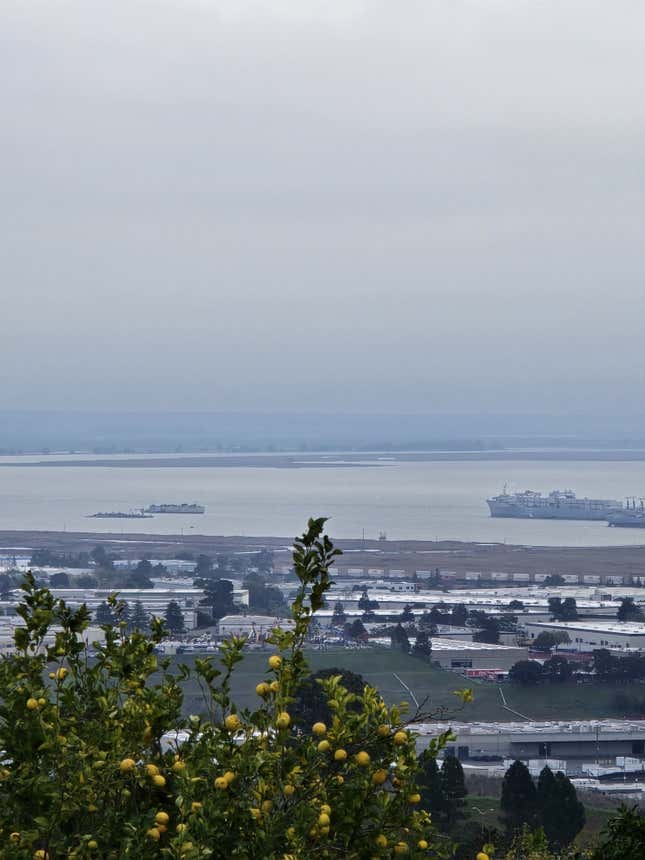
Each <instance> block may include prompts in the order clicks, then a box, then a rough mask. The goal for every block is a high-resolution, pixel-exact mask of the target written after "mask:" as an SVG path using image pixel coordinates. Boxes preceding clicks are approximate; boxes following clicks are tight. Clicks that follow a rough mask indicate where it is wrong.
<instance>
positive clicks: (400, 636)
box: [390, 623, 410, 654]
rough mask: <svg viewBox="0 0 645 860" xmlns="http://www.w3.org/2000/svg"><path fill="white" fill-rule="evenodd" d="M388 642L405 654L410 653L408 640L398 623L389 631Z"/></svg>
mask: <svg viewBox="0 0 645 860" xmlns="http://www.w3.org/2000/svg"><path fill="white" fill-rule="evenodd" d="M390 644H391V647H392V648H399V649H400V650H401V651H403V652H404V653H405V654H409V653H410V640H409V639H408V634H407V633H406V632H405V630H404V629H403V626H402V625H401V624H400V623H399V624H397V625H396V627H393V628H392V630H391V632H390Z"/></svg>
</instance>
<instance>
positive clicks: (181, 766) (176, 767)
mask: <svg viewBox="0 0 645 860" xmlns="http://www.w3.org/2000/svg"><path fill="white" fill-rule="evenodd" d="M171 770H172V772H173V773H182V772H183V771H184V770H186V762H185V761H176V762H175V763H174V764H173V766H172V768H171Z"/></svg>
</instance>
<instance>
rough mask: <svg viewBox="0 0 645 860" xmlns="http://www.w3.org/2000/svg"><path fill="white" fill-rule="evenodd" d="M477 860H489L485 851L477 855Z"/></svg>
mask: <svg viewBox="0 0 645 860" xmlns="http://www.w3.org/2000/svg"><path fill="white" fill-rule="evenodd" d="M476 860H489V857H488V854H486V853H485V852H484V851H480V852H479V854H478V855H477V858H476Z"/></svg>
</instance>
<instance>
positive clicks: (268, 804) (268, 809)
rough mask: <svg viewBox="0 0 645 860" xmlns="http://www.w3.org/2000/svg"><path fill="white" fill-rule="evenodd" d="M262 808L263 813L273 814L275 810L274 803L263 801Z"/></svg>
mask: <svg viewBox="0 0 645 860" xmlns="http://www.w3.org/2000/svg"><path fill="white" fill-rule="evenodd" d="M260 808H261V809H262V812H271V810H272V809H273V801H272V800H263V801H262V805H261V807H260Z"/></svg>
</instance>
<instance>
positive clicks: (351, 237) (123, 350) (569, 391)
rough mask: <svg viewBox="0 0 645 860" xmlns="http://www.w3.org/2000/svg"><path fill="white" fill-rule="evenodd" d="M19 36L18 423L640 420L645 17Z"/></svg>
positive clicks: (334, 19)
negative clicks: (160, 418)
mask: <svg viewBox="0 0 645 860" xmlns="http://www.w3.org/2000/svg"><path fill="white" fill-rule="evenodd" d="M2 16H3V25H2V27H0V64H1V68H0V79H1V80H2V84H1V85H0V86H1V87H2V90H3V94H2V105H3V111H4V117H3V119H4V121H3V132H2V137H1V141H0V146H1V150H0V158H1V160H0V164H1V166H2V189H3V194H2V198H1V199H0V223H1V225H2V244H3V253H2V256H1V261H0V278H1V281H0V283H1V284H2V287H1V289H2V294H3V303H2V316H3V336H2V339H1V343H0V357H1V359H2V360H1V363H0V386H1V390H2V394H3V400H4V402H5V404H6V405H7V406H11V407H16V408H21V407H36V406H38V405H42V406H46V407H54V406H58V405H65V406H69V407H75V408H78V407H98V406H101V407H104V408H115V409H128V408H164V409H165V408H178V409H181V408H193V409H194V408H210V409H218V408H234V409H240V408H241V409H251V408H254V407H258V408H262V409H270V408H272V407H275V408H280V409H286V408H297V407H298V406H299V405H301V406H304V407H306V408H321V406H324V408H327V409H331V410H334V409H352V410H369V409H377V410H378V411H382V410H383V407H384V404H387V405H389V408H391V409H392V410H394V411H399V410H401V411H407V412H411V411H417V410H418V411H433V410H437V411H441V410H448V411H455V410H457V411H459V410H462V409H463V411H465V412H467V411H472V410H473V409H480V410H484V411H496V410H501V411H504V412H507V411H511V410H512V409H513V408H517V409H519V410H528V411H531V410H538V411H540V410H541V411H550V410H565V411H566V410H570V409H584V408H585V407H587V406H590V405H592V404H593V408H594V409H605V408H606V409H613V410H616V409H618V410H620V409H624V410H628V411H629V410H630V409H631V408H632V406H633V404H634V402H635V401H639V400H641V399H642V394H643V383H644V382H645V373H644V369H643V360H642V357H641V341H642V330H643V325H642V316H643V314H642V312H643V305H644V290H643V271H644V250H643V249H644V248H645V243H644V242H643V227H642V225H643V222H644V218H643V216H644V215H645V204H644V203H643V193H642V192H643V181H644V179H645V168H644V166H643V160H642V152H643V148H644V144H645V102H644V101H643V99H642V96H641V89H642V81H643V78H644V72H645V60H644V59H643V53H642V45H643V43H644V39H645V9H644V8H643V6H642V4H641V3H637V2H627V0H617V2H616V3H613V4H611V7H609V6H608V5H607V4H606V3H600V2H582V0H559V2H556V0H455V1H454V2H446V0H441V2H439V0H425V1H424V2H416V0H409V2H403V3H399V4H393V3H386V2H376V0H375V2H368V0H365V2H358V0H353V2H347V0H345V2H340V0H338V2H336V0H329V2H325V3H323V2H322V0H320V1H319V2H309V3H301V2H296V0H291V2H290V0H280V2H271V3H268V2H266V3H263V2H250V0H212V2H207V0H202V2H191V0H183V2H179V0H176V2H170V0H166V2H162V0H148V2H144V0H128V2H127V3H126V2H125V0H123V2H122V0H112V2H101V0H96V2H93V3H91V4H87V3H79V2H65V0H61V2H56V3H51V2H49V3H44V2H35V0H21V2H14V0H6V2H5V3H4V4H3V10H2ZM317 377H323V378H324V385H323V386H322V389H321V391H322V392H324V394H325V400H324V402H323V403H321V401H320V397H319V395H318V394H307V393H306V388H307V384H308V383H309V382H310V381H311V380H312V379H315V378H317Z"/></svg>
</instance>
